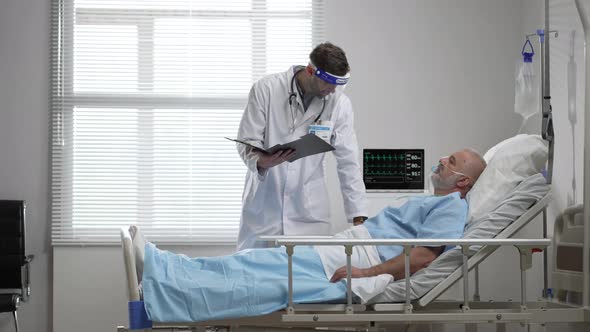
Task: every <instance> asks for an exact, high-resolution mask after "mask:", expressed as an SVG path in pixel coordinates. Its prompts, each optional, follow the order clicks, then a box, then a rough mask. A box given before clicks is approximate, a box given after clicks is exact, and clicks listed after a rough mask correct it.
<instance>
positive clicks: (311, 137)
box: [225, 134, 335, 169]
mask: <svg viewBox="0 0 590 332" xmlns="http://www.w3.org/2000/svg"><path fill="white" fill-rule="evenodd" d="M225 138H226V139H228V140H230V141H234V142H237V143H241V144H244V145H247V146H249V147H251V148H253V149H254V152H255V153H257V154H258V155H259V159H258V168H262V169H268V168H271V167H273V166H276V165H279V164H281V163H283V162H285V161H288V162H293V161H295V160H297V159H300V158H303V157H307V156H311V155H314V154H318V153H323V152H328V151H333V150H335V149H334V147H333V146H332V145H330V144H329V143H327V142H325V141H324V140H323V139H321V138H319V137H318V136H317V135H315V134H307V135H304V136H302V137H301V138H299V139H297V140H294V141H292V142H289V143H285V144H277V145H275V146H273V147H272V148H270V149H266V150H265V149H263V148H259V147H257V146H255V145H252V144H250V143H248V142H245V141H240V140H236V139H231V138H228V137H225Z"/></svg>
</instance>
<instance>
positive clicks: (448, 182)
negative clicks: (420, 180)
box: [430, 151, 471, 189]
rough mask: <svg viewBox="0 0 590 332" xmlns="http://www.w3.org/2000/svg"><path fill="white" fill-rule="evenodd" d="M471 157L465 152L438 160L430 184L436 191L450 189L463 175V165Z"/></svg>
mask: <svg viewBox="0 0 590 332" xmlns="http://www.w3.org/2000/svg"><path fill="white" fill-rule="evenodd" d="M468 158H471V156H470V155H469V154H468V153H466V152H465V151H458V152H455V153H453V154H452V155H450V156H448V157H442V158H440V160H439V162H438V167H437V168H436V170H435V171H434V172H433V173H432V174H431V176H430V179H431V181H432V184H433V186H434V187H435V188H437V189H451V188H454V187H455V185H456V184H457V181H459V180H460V179H461V177H462V176H465V177H468V176H467V175H465V173H464V168H465V164H466V162H467V160H468Z"/></svg>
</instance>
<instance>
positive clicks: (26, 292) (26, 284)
mask: <svg viewBox="0 0 590 332" xmlns="http://www.w3.org/2000/svg"><path fill="white" fill-rule="evenodd" d="M34 258H35V256H34V255H28V256H26V258H25V264H24V265H23V267H22V272H21V273H22V280H23V287H22V289H21V294H22V301H23V302H26V301H27V300H28V299H29V296H31V287H30V282H31V272H30V266H29V264H30V263H31V262H32V261H33V259H34Z"/></svg>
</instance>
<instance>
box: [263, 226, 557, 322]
mask: <svg viewBox="0 0 590 332" xmlns="http://www.w3.org/2000/svg"><path fill="white" fill-rule="evenodd" d="M275 244H276V245H277V246H285V248H286V250H287V255H288V270H289V280H288V288H289V302H288V303H289V304H288V307H287V316H289V315H295V307H294V305H293V252H294V247H295V246H297V245H316V246H334V245H338V246H344V251H345V253H346V256H347V257H346V258H347V259H346V261H347V264H346V268H347V276H346V279H347V305H346V310H345V312H346V313H349V314H351V313H353V312H354V308H353V306H352V290H351V274H352V273H351V271H352V265H351V261H352V259H351V256H352V251H353V250H352V249H353V247H354V246H357V245H395V246H402V247H403V248H404V259H405V280H406V302H405V306H404V310H405V312H406V313H411V312H412V304H411V303H410V251H411V249H412V248H413V247H420V246H460V247H461V250H462V252H463V266H462V273H463V274H464V275H467V273H468V263H467V259H468V255H469V247H470V246H485V247H484V248H487V247H499V246H515V247H516V248H517V249H518V250H519V252H520V267H521V306H522V307H523V308H526V304H525V303H526V278H525V274H524V273H525V271H526V270H528V269H529V268H530V267H531V266H532V254H533V252H535V251H538V250H544V249H545V248H546V247H547V246H549V245H550V244H551V239H498V238H495V239H334V238H331V239H302V238H300V237H299V238H291V239H289V238H282V239H279V240H276V241H275ZM482 250H483V249H482ZM468 282H469V278H463V284H464V290H463V293H464V299H463V300H464V303H463V311H468V310H469V284H468Z"/></svg>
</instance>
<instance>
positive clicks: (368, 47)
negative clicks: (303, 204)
mask: <svg viewBox="0 0 590 332" xmlns="http://www.w3.org/2000/svg"><path fill="white" fill-rule="evenodd" d="M540 2H541V1H533V0H521V1H513V0H494V1H489V0H449V1H436V0H429V1H426V0H419V1H377V0H366V1H353V0H326V3H327V12H328V14H329V15H328V18H327V26H328V29H329V30H328V34H327V36H328V39H329V40H331V41H333V42H335V43H337V44H339V45H341V46H342V47H343V48H344V49H345V50H346V51H347V54H348V56H349V60H350V62H351V64H352V75H353V76H352V77H353V78H352V81H351V83H350V85H349V86H348V88H347V92H348V94H349V96H350V97H351V100H352V102H353V104H354V107H355V110H356V129H357V133H358V138H359V143H360V145H361V147H367V148H378V147H384V148H385V147H386V148H409V147H423V148H425V150H426V164H427V165H430V164H432V163H434V162H435V160H437V158H438V157H439V156H441V155H444V154H447V153H449V152H450V151H453V150H456V149H458V148H461V147H463V146H472V147H475V148H477V149H479V150H481V151H485V150H487V149H488V148H489V147H491V146H492V145H494V144H495V143H497V142H498V141H500V140H502V139H504V138H506V137H509V136H512V135H513V134H514V133H515V132H516V130H517V129H518V126H519V117H518V115H516V114H514V113H513V112H512V107H513V101H514V92H513V91H514V88H513V82H514V64H515V62H516V61H517V59H518V54H519V52H520V47H521V42H522V34H523V30H525V31H529V30H530V29H529V27H528V26H526V27H525V26H524V25H525V23H523V22H528V21H533V22H534V21H535V19H534V17H536V15H538V13H539V11H538V3H540ZM523 6H524V7H523ZM525 9H526V10H525ZM529 9H532V11H529ZM531 15H532V16H531ZM48 29H49V1H47V0H2V2H1V4H0V101H1V102H0V156H1V157H0V158H1V159H0V160H1V161H2V163H1V165H2V166H1V168H0V195H1V198H23V199H26V200H27V201H28V207H29V208H28V221H29V229H28V233H27V236H28V251H29V253H32V254H35V255H36V261H35V263H34V264H33V280H32V281H33V285H32V286H33V296H32V298H31V302H30V303H27V304H25V305H24V306H23V307H22V310H21V312H20V313H21V318H22V320H23V323H22V329H21V330H22V331H25V332H27V331H44V330H52V329H53V330H54V331H59V332H77V331H81V330H83V331H88V332H92V331H97V332H98V331H109V330H114V327H115V326H116V325H117V324H124V323H126V312H125V307H126V303H125V294H124V287H123V279H122V278H123V269H122V262H121V258H120V257H121V256H120V250H119V248H118V247H83V248H79V247H57V248H54V250H53V260H54V263H52V262H51V258H50V255H49V253H48V251H49V248H50V247H49V245H48V238H49V226H48V218H47V210H48V172H49V171H48V167H49V163H48V137H49V133H48V112H47V109H48V104H47V100H48V98H47V96H48V84H49V83H48V68H49V65H48V53H49V52H48V36H49V33H48ZM578 66H579V67H580V62H579V63H578ZM555 75H557V74H555ZM578 91H582V90H581V88H580V89H579V90H578ZM556 94H557V91H556ZM556 94H554V98H555V99H556V100H555V101H554V109H555V108H557V107H556V104H558V102H557V99H559V97H558V96H557V95H556ZM561 121H563V120H561ZM581 122H582V120H581V116H580V117H578V123H581ZM562 123H563V122H562ZM558 130H559V129H558ZM566 132H569V131H567V130H566ZM563 144H564V145H565V144H566V141H565V139H564V140H563ZM568 146H569V145H568ZM565 148H566V147H565V146H564V149H565ZM578 156H581V154H578ZM578 160H581V157H580V158H579V159H578ZM329 169H330V170H332V169H333V168H329ZM580 179H581V177H580ZM329 180H330V184H331V188H332V190H333V192H334V193H335V194H334V195H331V196H332V197H338V195H337V194H336V193H337V192H339V190H338V188H337V185H336V184H337V180H336V177H335V175H334V173H333V172H332V173H331V174H330V179H329ZM560 181H565V183H567V181H568V180H567V176H565V177H564V178H562V179H561V180H560ZM570 181H571V177H570ZM566 188H567V187H566ZM340 205H341V201H339V200H338V199H336V200H334V201H333V202H332V206H333V209H334V212H335V219H336V220H339V221H342V219H343V218H342V216H341V215H340V216H339V214H338V213H339V211H341V207H340ZM343 226H344V224H343V223H342V224H341V226H340V227H343ZM531 232H532V231H531ZM232 249H233V247H213V248H199V247H194V248H175V250H178V251H182V252H186V253H189V254H191V255H215V254H222V253H228V252H230V251H231V250H232ZM498 260H500V259H499V258H498ZM51 264H54V265H53V269H51ZM497 264H499V263H497ZM496 266H498V265H496V263H492V264H491V265H490V266H489V267H486V269H488V270H487V272H486V275H490V274H495V272H496ZM51 270H53V279H54V281H55V282H53V281H52V277H51V276H50V271H51ZM506 278H508V277H506ZM489 279H491V278H488V280H489ZM512 280H514V279H506V280H505V279H501V280H499V281H496V282H495V283H492V284H491V285H490V286H488V287H490V288H488V289H487V293H488V294H494V295H495V296H497V298H507V297H509V296H510V294H503V293H502V292H499V291H498V290H499V289H503V288H504V286H505V284H510V283H515V282H514V281H512ZM536 281H537V282H538V278H537V279H536ZM51 286H53V292H52V291H51V289H52V288H51ZM531 287H532V288H533V289H531V290H530V291H529V294H532V293H536V292H537V290H538V289H536V288H537V287H536V285H533V286H531ZM508 289H509V291H512V288H511V287H509V288H508ZM52 293H53V294H52ZM482 295H484V296H486V294H482ZM52 312H53V314H52ZM11 323H12V322H11V320H10V319H9V316H8V315H0V331H1V332H4V331H12V325H11Z"/></svg>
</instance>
